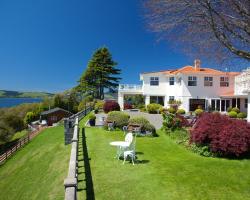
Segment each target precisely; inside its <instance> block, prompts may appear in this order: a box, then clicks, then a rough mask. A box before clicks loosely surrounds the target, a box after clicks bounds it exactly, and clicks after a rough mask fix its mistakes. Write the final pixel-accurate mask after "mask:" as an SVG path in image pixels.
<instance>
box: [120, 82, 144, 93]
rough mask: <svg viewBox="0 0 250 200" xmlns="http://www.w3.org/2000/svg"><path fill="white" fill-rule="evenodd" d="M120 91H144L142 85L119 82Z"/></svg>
mask: <svg viewBox="0 0 250 200" xmlns="http://www.w3.org/2000/svg"><path fill="white" fill-rule="evenodd" d="M118 91H119V92H121V93H132V94H133V93H138V94H141V93H142V85H134V84H119V89H118Z"/></svg>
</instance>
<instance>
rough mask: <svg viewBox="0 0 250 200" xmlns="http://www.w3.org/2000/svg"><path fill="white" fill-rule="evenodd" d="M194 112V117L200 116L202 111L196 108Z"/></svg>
mask: <svg viewBox="0 0 250 200" xmlns="http://www.w3.org/2000/svg"><path fill="white" fill-rule="evenodd" d="M194 112H195V115H196V116H200V115H201V114H202V113H203V112H204V111H203V110H202V109H200V108H197V109H196V110H195V111H194Z"/></svg>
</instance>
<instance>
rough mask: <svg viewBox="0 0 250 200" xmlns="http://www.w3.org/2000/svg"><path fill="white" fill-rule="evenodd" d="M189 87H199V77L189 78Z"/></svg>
mask: <svg viewBox="0 0 250 200" xmlns="http://www.w3.org/2000/svg"><path fill="white" fill-rule="evenodd" d="M188 86H197V77H196V76H189V77H188Z"/></svg>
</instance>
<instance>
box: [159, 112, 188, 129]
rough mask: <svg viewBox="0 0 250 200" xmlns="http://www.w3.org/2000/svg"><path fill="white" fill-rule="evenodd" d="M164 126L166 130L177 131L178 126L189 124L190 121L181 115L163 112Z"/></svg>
mask: <svg viewBox="0 0 250 200" xmlns="http://www.w3.org/2000/svg"><path fill="white" fill-rule="evenodd" d="M162 117H163V128H164V129H165V131H166V132H169V131H170V130H171V131H175V130H176V129H178V128H182V127H184V126H188V125H189V123H188V121H187V120H186V119H185V118H184V117H183V116H181V115H178V114H172V113H163V114H162Z"/></svg>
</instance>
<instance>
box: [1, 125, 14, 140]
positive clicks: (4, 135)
mask: <svg viewBox="0 0 250 200" xmlns="http://www.w3.org/2000/svg"><path fill="white" fill-rule="evenodd" d="M14 133H15V131H14V129H13V128H11V127H10V126H8V125H7V124H6V123H4V122H3V121H0V143H5V142H8V141H9V140H10V139H11V138H12V137H13V135H14Z"/></svg>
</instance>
